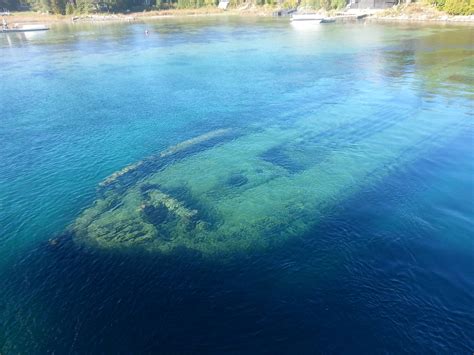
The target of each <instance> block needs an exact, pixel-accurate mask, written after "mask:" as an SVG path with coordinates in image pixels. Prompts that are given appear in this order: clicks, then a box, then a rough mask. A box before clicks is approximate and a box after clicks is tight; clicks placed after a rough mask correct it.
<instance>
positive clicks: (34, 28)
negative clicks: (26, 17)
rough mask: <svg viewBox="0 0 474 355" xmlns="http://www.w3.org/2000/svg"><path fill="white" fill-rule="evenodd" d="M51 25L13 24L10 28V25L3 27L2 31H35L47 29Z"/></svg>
mask: <svg viewBox="0 0 474 355" xmlns="http://www.w3.org/2000/svg"><path fill="white" fill-rule="evenodd" d="M47 30H49V27H46V26H45V25H13V27H11V28H9V27H8V26H5V25H4V26H3V27H2V33H11V32H34V31H47Z"/></svg>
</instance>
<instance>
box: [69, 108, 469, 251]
mask: <svg viewBox="0 0 474 355" xmlns="http://www.w3.org/2000/svg"><path fill="white" fill-rule="evenodd" d="M387 112H389V113H388V114H387ZM321 114H322V115H325V119H324V120H319V121H317V120H315V119H314V117H313V118H311V117H310V116H308V117H305V118H301V119H299V120H297V121H295V122H293V123H292V124H291V125H285V126H281V125H275V126H270V127H265V128H263V127H261V129H258V130H252V131H249V132H247V133H243V134H241V133H239V134H238V135H236V134H235V132H234V131H233V130H232V129H228V128H226V129H221V130H216V131H212V132H209V133H207V134H205V135H202V136H198V137H196V138H194V139H191V140H189V141H185V142H183V143H181V144H178V145H176V146H174V147H171V148H170V149H168V150H166V151H165V152H162V153H159V154H157V155H155V156H152V157H149V158H146V159H144V160H143V161H141V162H138V163H135V164H132V165H130V166H128V167H125V168H124V169H122V170H120V171H118V172H116V173H114V174H112V175H111V176H110V177H108V178H107V179H105V180H104V181H103V182H102V183H101V184H100V185H101V186H100V189H99V194H98V199H97V200H96V201H95V202H94V204H93V205H92V206H91V207H89V208H87V209H86V210H84V212H83V213H82V214H81V215H80V216H79V217H78V218H77V220H76V221H75V222H74V223H73V224H72V225H71V227H70V231H71V232H72V234H73V235H74V240H75V241H76V242H77V243H80V244H81V245H86V246H92V247H97V248H102V249H110V250H128V249H133V250H135V249H136V250H146V251H149V252H159V253H170V252H172V251H174V250H176V249H180V248H186V249H190V250H193V251H196V252H199V253H201V254H202V255H214V254H216V253H217V254H219V253H233V252H237V251H246V250H250V249H252V250H254V249H264V248H268V247H271V246H275V245H278V244H280V243H284V242H285V241H287V240H288V239H289V238H292V237H294V236H298V235H301V234H303V233H305V232H307V231H308V230H309V229H310V228H313V227H314V226H315V225H316V224H317V223H318V221H319V220H320V219H321V218H324V215H325V213H327V212H328V211H329V210H331V209H332V208H334V207H337V206H338V205H339V204H340V203H341V201H343V200H345V199H347V198H348V197H350V196H351V195H352V194H354V193H357V192H359V191H360V190H361V189H363V188H365V187H367V186H370V185H371V184H375V183H377V182H380V181H381V180H382V179H383V178H384V177H386V176H387V175H389V174H391V173H393V172H394V171H396V170H397V169H399V168H400V167H402V166H403V165H405V164H408V163H409V162H410V161H413V160H414V159H417V158H418V157H420V156H421V155H422V154H423V152H426V151H427V150H430V149H433V148H435V147H438V146H439V145H441V144H443V143H444V142H447V141H448V140H449V139H451V138H452V137H453V136H455V135H456V134H457V133H459V132H460V131H462V130H463V129H465V128H466V126H467V125H470V124H471V120H470V119H469V117H458V116H452V115H449V114H446V113H445V112H444V113H443V114H441V113H437V112H435V111H433V112H429V111H417V112H414V111H413V110H412V109H410V108H408V107H407V108H405V109H404V108H403V107H398V106H394V107H393V108H392V109H388V110H387V108H384V110H379V111H377V109H373V108H371V109H370V110H368V109H365V110H360V112H351V113H350V114H347V115H346V116H340V115H339V116H337V117H336V116H335V117H331V114H332V113H331V111H330V110H327V111H326V112H321Z"/></svg>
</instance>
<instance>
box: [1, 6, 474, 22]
mask: <svg viewBox="0 0 474 355" xmlns="http://www.w3.org/2000/svg"><path fill="white" fill-rule="evenodd" d="M276 10H277V8H275V7H268V6H252V7H247V8H240V9H237V8H236V9H228V10H221V9H218V8H217V7H206V8H198V9H171V10H154V11H148V12H130V13H117V14H109V13H104V14H101V13H98V14H84V15H52V14H41V13H35V12H12V13H10V15H8V16H5V19H6V20H7V21H8V22H9V23H10V24H15V23H19V24H20V23H21V24H38V23H42V24H47V25H51V24H59V23H116V22H129V23H131V22H140V21H145V20H157V19H166V18H188V17H211V16H216V17H220V16H223V17H225V16H240V17H272V15H273V12H274V11H276ZM315 12H316V11H315ZM320 13H321V14H324V15H325V16H334V15H336V14H337V15H341V14H347V15H360V14H367V15H368V16H367V17H366V18H364V19H363V20H362V21H369V22H382V23H388V22H393V23H399V24H400V23H406V24H413V23H420V24H426V23H431V24H435V23H436V24H466V25H474V15H467V16H460V15H449V14H447V13H444V12H441V11H438V10H436V9H435V8H433V7H430V6H419V5H409V6H407V5H404V6H399V7H393V8H390V9H386V10H349V11H347V12H336V11H332V12H325V11H320ZM337 15H336V18H337ZM340 20H341V22H343V20H344V19H343V18H342V17H341V19H340Z"/></svg>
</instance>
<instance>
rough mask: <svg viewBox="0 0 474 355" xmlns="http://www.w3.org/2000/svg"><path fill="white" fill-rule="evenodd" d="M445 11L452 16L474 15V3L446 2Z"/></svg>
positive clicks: (450, 0)
mask: <svg viewBox="0 0 474 355" xmlns="http://www.w3.org/2000/svg"><path fill="white" fill-rule="evenodd" d="M443 10H444V11H446V12H447V13H448V14H450V15H474V1H473V0H446V2H445V3H444V6H443Z"/></svg>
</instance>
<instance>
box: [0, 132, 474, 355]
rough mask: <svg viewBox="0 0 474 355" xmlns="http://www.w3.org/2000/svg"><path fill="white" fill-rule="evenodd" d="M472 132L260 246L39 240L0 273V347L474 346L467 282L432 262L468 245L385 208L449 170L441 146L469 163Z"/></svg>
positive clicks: (457, 262) (449, 265)
mask: <svg viewBox="0 0 474 355" xmlns="http://www.w3.org/2000/svg"><path fill="white" fill-rule="evenodd" d="M470 142H472V132H469V134H468V135H467V136H464V137H458V138H457V144H449V145H448V146H447V147H448V148H447V147H445V148H444V149H440V150H439V151H436V152H433V153H431V154H430V155H429V157H428V158H425V159H421V160H420V161H418V162H415V163H413V164H412V165H411V166H412V167H415V166H416V169H405V170H403V171H401V172H400V173H397V174H394V175H392V176H391V177H389V178H387V179H385V180H384V181H383V182H381V183H380V184H379V185H378V186H376V187H369V188H367V189H366V190H364V191H362V192H360V193H359V194H357V195H356V196H353V197H352V198H351V199H350V200H348V201H346V202H344V203H343V204H341V205H340V206H338V207H337V208H336V209H335V210H334V211H333V213H330V214H328V215H327V216H326V218H325V220H324V221H323V222H322V223H320V224H318V225H317V226H315V227H314V229H313V230H311V231H310V232H308V233H307V235H304V236H301V237H298V238H294V239H293V240H290V241H288V243H285V245H284V246H282V247H278V248H274V249H271V250H266V251H265V252H255V253H247V254H243V255H234V257H233V258H228V259H225V260H222V261H219V260H215V261H212V260H209V259H202V258H201V257H200V256H199V255H198V254H196V253H193V252H190V251H188V250H177V251H176V253H175V254H174V255H170V256H160V255H150V254H133V253H129V254H121V253H117V254H114V253H110V252H100V251H91V250H85V249H81V248H79V247H78V246H77V245H75V244H73V243H72V241H71V238H70V237H69V236H67V235H65V236H63V238H60V239H58V240H57V241H56V242H52V243H48V244H42V245H41V246H38V248H36V249H35V250H32V251H31V253H30V254H29V255H28V256H26V257H24V258H23V259H22V260H21V261H19V262H18V263H17V264H16V265H15V266H14V268H13V269H12V270H9V272H8V273H7V274H5V276H4V277H3V278H2V281H1V284H2V285H1V286H2V288H1V289H2V290H4V292H5V293H6V294H5V293H4V296H5V297H9V299H11V300H12V301H11V303H10V304H8V305H0V312H1V313H2V314H3V315H5V317H3V316H2V317H0V319H2V323H0V324H1V326H2V328H3V329H2V331H5V340H2V341H3V343H4V344H1V343H0V349H2V347H1V346H2V345H3V346H4V347H5V348H4V349H5V352H6V353H10V352H11V353H16V352H18V351H20V350H23V352H27V353H48V352H52V351H54V352H56V353H180V354H185V353H186V354H187V353H215V354H221V353H223V352H226V353H267V354H279V353H318V352H324V353H334V352H335V353H381V352H393V353H395V352H397V353H398V352H412V353H417V352H418V353H422V352H427V351H430V350H432V351H439V350H440V349H442V350H443V351H446V352H450V353H457V352H468V351H471V349H472V348H474V343H473V342H472V338H471V337H470V335H471V334H472V332H473V331H474V326H473V324H474V318H473V316H472V314H471V313H470V311H469V310H470V309H471V306H472V305H473V300H472V296H470V294H469V292H466V290H465V289H462V288H461V289H457V288H456V287H455V286H453V284H451V283H450V282H448V281H446V280H444V279H439V277H438V276H437V275H438V274H436V273H432V272H431V271H432V270H430V269H429V268H428V269H425V268H424V267H426V266H430V267H431V268H436V265H441V267H443V268H444V272H446V273H447V274H448V275H453V274H456V272H458V271H459V270H464V271H465V270H469V267H471V266H472V262H471V260H470V257H471V255H470V253H469V252H466V253H464V254H463V253H461V254H460V253H457V254H452V253H450V252H449V251H443V250H439V249H438V250H436V249H433V248H431V247H430V245H429V244H428V245H427V244H424V243H423V242H422V241H426V240H433V238H434V235H433V231H432V230H431V229H430V228H424V227H423V226H421V225H408V226H407V225H405V222H406V221H405V220H402V221H400V223H399V224H397V225H396V226H393V225H392V224H391V223H393V222H396V220H395V221H394V220H393V219H391V218H390V216H391V215H393V214H394V213H397V212H400V210H403V209H404V206H405V205H409V204H410V199H411V196H413V195H414V194H415V193H416V191H417V190H418V189H419V188H420V186H426V185H424V182H426V181H425V180H426V175H425V172H426V171H430V172H431V175H432V176H436V175H437V174H440V175H441V174H442V173H443V172H442V171H441V170H440V169H443V168H444V167H443V165H439V166H437V167H436V166H435V167H433V166H431V165H430V164H432V161H433V159H435V160H436V159H440V158H443V157H444V159H447V160H452V163H451V164H450V166H456V164H458V163H459V164H461V165H462V164H465V163H463V161H462V160H461V158H462V155H463V153H465V150H463V149H461V148H460V147H462V146H463V145H465V144H470ZM464 149H465V148H464ZM468 187H469V188H471V189H472V188H473V186H472V182H471V183H470V185H469V186H468ZM425 188H426V187H425ZM453 198H454V199H456V198H459V196H456V197H453ZM441 217H442V216H441ZM461 284H462V283H461ZM467 291H469V290H467ZM32 336H34V339H32ZM8 339H9V341H8ZM13 343H14V344H16V346H17V348H12V347H11V344H13ZM15 350H18V351H15Z"/></svg>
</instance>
